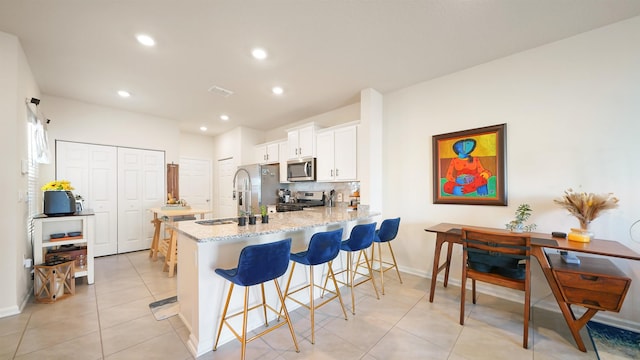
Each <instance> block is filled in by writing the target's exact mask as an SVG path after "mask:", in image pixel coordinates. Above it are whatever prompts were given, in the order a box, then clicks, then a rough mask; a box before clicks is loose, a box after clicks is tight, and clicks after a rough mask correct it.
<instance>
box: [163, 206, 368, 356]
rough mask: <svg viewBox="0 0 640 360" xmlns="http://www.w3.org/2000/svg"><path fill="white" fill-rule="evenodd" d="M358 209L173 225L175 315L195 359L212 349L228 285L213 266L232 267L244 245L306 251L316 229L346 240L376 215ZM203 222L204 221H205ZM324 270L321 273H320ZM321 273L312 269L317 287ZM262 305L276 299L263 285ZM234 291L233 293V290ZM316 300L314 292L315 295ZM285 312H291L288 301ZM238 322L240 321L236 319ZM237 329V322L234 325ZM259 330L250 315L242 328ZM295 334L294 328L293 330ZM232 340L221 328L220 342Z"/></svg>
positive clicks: (238, 303)
mask: <svg viewBox="0 0 640 360" xmlns="http://www.w3.org/2000/svg"><path fill="white" fill-rule="evenodd" d="M362 208H364V209H359V210H357V211H349V209H348V208H344V207H317V208H312V209H311V210H304V211H295V212H284V213H275V214H273V213H272V214H269V222H268V223H266V224H262V223H261V222H260V219H259V217H258V221H257V224H256V225H246V226H238V225H237V223H235V222H232V220H235V219H220V220H218V221H208V223H209V225H203V224H202V223H201V221H199V220H193V221H183V222H178V223H175V224H174V225H173V226H174V228H175V229H176V230H177V231H178V303H179V305H180V311H179V316H180V318H181V319H182V321H183V322H184V323H185V325H186V326H187V328H188V330H189V333H190V334H189V339H188V342H187V345H188V348H189V351H191V353H192V354H193V355H194V356H196V357H197V356H200V355H202V354H204V353H207V352H209V351H212V349H213V343H214V340H215V336H216V332H217V327H218V325H219V321H220V315H221V313H222V306H223V304H224V301H225V299H224V297H225V295H226V290H227V286H228V283H227V282H226V281H225V280H224V279H222V278H221V277H220V276H218V275H216V274H215V272H214V271H215V269H216V268H234V267H236V266H237V263H238V256H239V255H240V251H241V250H242V248H244V247H245V246H247V245H253V244H260V243H268V242H273V241H278V240H282V239H286V238H291V239H292V243H291V251H292V252H298V251H303V250H306V248H307V245H308V242H309V239H310V238H311V235H313V234H314V233H316V232H319V231H329V230H335V229H338V228H343V229H344V232H343V239H346V238H347V237H348V236H349V233H350V232H351V229H352V228H353V226H355V225H357V224H366V223H370V222H372V221H376V217H377V216H379V215H380V213H378V212H371V211H369V210H368V209H366V207H365V206H362ZM205 221H206V220H205ZM341 266H342V267H345V266H346V263H345V258H344V257H343V256H340V257H339V258H337V259H336V260H335V261H334V270H336V269H339V268H340V267H341ZM323 270H324V269H323ZM323 272H324V271H317V274H318V275H317V280H316V281H318V283H319V281H320V280H321V279H320V277H321V276H322V274H323ZM305 278H306V275H305V274H304V273H303V272H300V273H299V274H298V272H297V271H296V274H295V276H294V280H293V281H292V286H295V285H296V284H297V283H303V282H304V281H305ZM265 291H267V293H266V297H267V302H268V303H270V304H275V303H276V302H277V300H276V299H277V295H276V293H275V289H274V288H273V287H272V286H268V285H267V286H265ZM238 293H239V292H238ZM258 294H259V292H254V291H252V292H251V299H252V300H251V301H255V302H257V301H259V298H260V297H259V295H258ZM316 296H319V293H318V295H316ZM288 306H289V307H290V310H291V309H293V308H295V307H294V306H293V305H292V304H290V303H288ZM241 308H242V296H240V295H238V296H237V297H236V296H235V294H234V296H233V297H232V299H231V305H230V307H229V311H230V312H233V311H237V310H239V309H241ZM236 320H237V321H240V320H241V319H240V318H237V319H236ZM236 325H237V324H236ZM259 326H264V323H263V320H262V319H261V316H259V315H258V316H250V317H249V323H248V325H247V329H248V330H251V329H254V328H257V327H259ZM294 330H295V329H294ZM233 339H234V337H233V335H232V334H231V332H229V331H228V330H226V329H223V331H222V335H221V337H220V344H224V343H226V342H228V341H230V340H233Z"/></svg>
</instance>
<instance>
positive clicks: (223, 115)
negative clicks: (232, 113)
mask: <svg viewBox="0 0 640 360" xmlns="http://www.w3.org/2000/svg"><path fill="white" fill-rule="evenodd" d="M220 120H223V121H228V120H229V115H225V114H222V115H220Z"/></svg>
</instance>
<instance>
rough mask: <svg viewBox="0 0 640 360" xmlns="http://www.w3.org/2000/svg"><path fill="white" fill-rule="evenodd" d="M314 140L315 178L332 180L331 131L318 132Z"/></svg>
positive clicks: (332, 146) (332, 151) (332, 148)
mask: <svg viewBox="0 0 640 360" xmlns="http://www.w3.org/2000/svg"><path fill="white" fill-rule="evenodd" d="M316 141H317V143H316V146H317V153H318V156H317V158H316V180H317V181H333V179H334V176H335V173H334V145H333V131H327V132H323V133H320V134H318V136H317V138H316Z"/></svg>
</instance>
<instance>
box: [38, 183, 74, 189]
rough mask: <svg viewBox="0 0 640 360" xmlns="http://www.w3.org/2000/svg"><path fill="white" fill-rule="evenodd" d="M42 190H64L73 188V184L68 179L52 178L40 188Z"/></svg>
mask: <svg viewBox="0 0 640 360" xmlns="http://www.w3.org/2000/svg"><path fill="white" fill-rule="evenodd" d="M40 190H42V191H56V190H60V191H65V190H69V191H70V190H73V186H71V182H70V181H68V180H54V181H50V182H48V183H47V184H46V185H44V186H43V187H41V188H40Z"/></svg>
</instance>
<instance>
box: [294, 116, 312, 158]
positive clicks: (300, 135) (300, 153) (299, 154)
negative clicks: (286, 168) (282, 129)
mask: <svg viewBox="0 0 640 360" xmlns="http://www.w3.org/2000/svg"><path fill="white" fill-rule="evenodd" d="M316 129H317V127H316V125H315V124H313V123H311V124H307V125H304V126H301V127H298V128H293V129H289V130H287V143H288V147H289V157H288V158H289V159H297V158H303V157H313V156H315V154H316Z"/></svg>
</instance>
